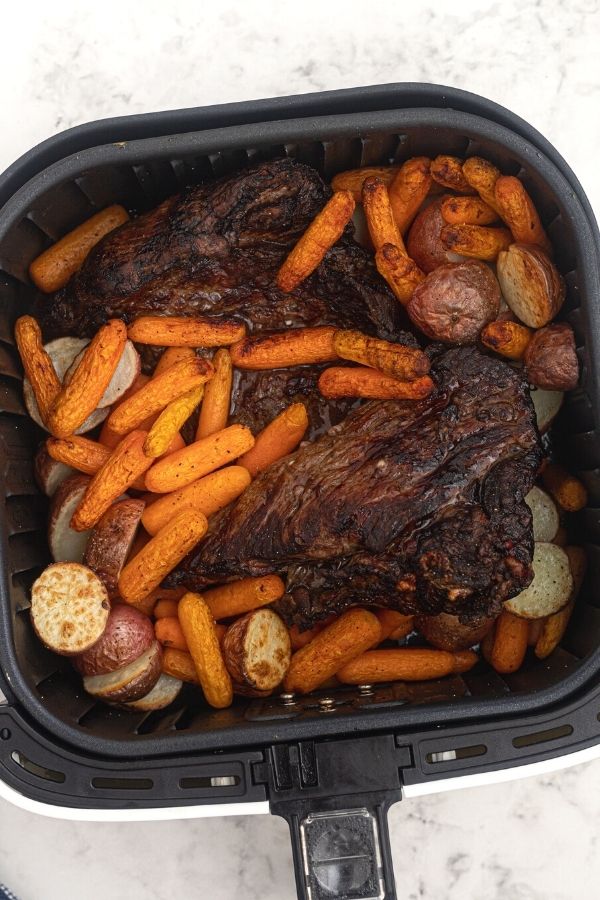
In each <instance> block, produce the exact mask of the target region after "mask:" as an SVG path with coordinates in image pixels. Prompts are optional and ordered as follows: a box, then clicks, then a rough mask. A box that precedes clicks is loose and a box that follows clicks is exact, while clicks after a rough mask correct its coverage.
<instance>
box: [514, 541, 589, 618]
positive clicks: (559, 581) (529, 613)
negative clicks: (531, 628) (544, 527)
mask: <svg viewBox="0 0 600 900" xmlns="http://www.w3.org/2000/svg"><path fill="white" fill-rule="evenodd" d="M572 590H573V576H572V574H571V568H570V566H569V557H568V556H567V554H566V553H565V551H564V550H563V549H562V547H558V546H557V545H556V544H548V543H538V544H536V545H535V549H534V552H533V581H532V582H531V584H530V585H529V587H526V588H525V590H524V591H521V593H520V594H517V596H516V597H513V598H512V600H507V601H506V602H505V604H504V608H505V609H506V610H508V611H509V612H511V613H513V615H515V616H520V617H521V618H522V619H543V618H544V616H551V615H553V613H556V612H558V611H559V610H560V609H562V608H563V606H566V605H567V603H568V602H569V598H570V596H571V591H572Z"/></svg>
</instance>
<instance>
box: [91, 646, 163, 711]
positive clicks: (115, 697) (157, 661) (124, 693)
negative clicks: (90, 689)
mask: <svg viewBox="0 0 600 900" xmlns="http://www.w3.org/2000/svg"><path fill="white" fill-rule="evenodd" d="M131 662H133V660H131ZM161 671H162V650H161V647H160V644H159V643H158V641H155V647H154V650H153V653H152V655H151V658H150V661H149V664H148V665H147V666H146V668H145V669H143V671H141V672H139V674H138V675H137V676H136V677H134V678H131V679H130V680H129V681H127V682H126V683H125V684H123V685H121V687H119V688H116V689H114V690H113V691H111V692H109V693H104V694H101V693H94V694H92V696H93V697H96V699H98V700H103V701H104V702H105V703H113V704H121V703H128V702H130V701H132V700H140V699H141V698H142V697H145V696H146V694H148V693H149V692H150V691H151V690H152V688H153V687H154V685H155V684H156V682H157V681H158V679H159V678H160V675H161ZM107 674H108V673H107ZM85 686H86V685H85V680H84V688H85Z"/></svg>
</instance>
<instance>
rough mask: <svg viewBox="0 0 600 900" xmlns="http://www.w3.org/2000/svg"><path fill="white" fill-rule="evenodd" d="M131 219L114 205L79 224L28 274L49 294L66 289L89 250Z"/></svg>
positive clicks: (36, 261)
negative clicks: (62, 288)
mask: <svg viewBox="0 0 600 900" xmlns="http://www.w3.org/2000/svg"><path fill="white" fill-rule="evenodd" d="M128 218H129V216H128V214H127V210H125V209H123V207H122V206H118V205H115V206H108V207H107V208H106V209H103V210H102V212H99V213H96V215H95V216H92V217H91V218H90V219H88V220H87V221H86V222H84V223H83V224H82V225H78V227H77V228H74V229H73V231H70V232H69V233H68V234H66V235H65V236H64V237H63V238H61V239H60V241H57V242H56V244H53V245H52V247H49V248H48V249H47V250H45V251H44V252H43V253H42V254H41V255H40V256H38V257H36V259H34V261H33V262H32V263H31V265H30V267H29V274H30V276H31V280H32V281H33V283H34V284H35V286H36V287H38V288H39V289H40V290H41V291H44V293H46V294H51V293H53V292H54V291H58V290H59V288H61V287H64V286H65V284H66V283H67V281H68V280H69V278H70V277H71V275H74V274H75V272H77V270H78V269H80V268H81V266H82V265H83V262H84V260H85V258H86V256H87V255H88V253H89V252H90V250H91V249H92V248H93V247H95V246H96V244H97V243H98V242H99V241H100V240H102V238H103V237H104V236H105V235H107V234H108V233H109V232H110V231H113V230H114V229H115V228H118V226H119V225H122V224H123V223H124V222H126V221H127V220H128Z"/></svg>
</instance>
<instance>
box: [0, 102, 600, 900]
mask: <svg viewBox="0 0 600 900" xmlns="http://www.w3.org/2000/svg"><path fill="white" fill-rule="evenodd" d="M170 131H172V133H169V132H170ZM139 135H142V136H141V137H140V136H139ZM132 138H133V139H132ZM440 152H442V153H450V154H455V155H459V156H471V155H475V154H477V155H481V156H485V157H487V158H489V159H491V160H492V161H493V162H495V163H496V165H498V167H499V168H500V169H501V170H502V171H503V172H504V173H506V174H517V175H519V176H520V177H522V178H523V181H524V183H525V185H526V186H527V188H528V190H529V191H530V193H531V194H532V196H533V198H534V200H535V202H536V204H537V206H538V209H539V211H540V213H541V216H542V219H543V221H544V224H545V226H546V228H547V230H548V232H549V234H550V236H551V238H552V241H553V244H554V247H555V249H556V261H557V265H558V267H559V269H560V270H561V272H562V273H563V275H564V276H565V279H566V281H567V285H568V297H567V302H566V304H565V307H564V310H563V313H562V317H563V318H565V319H566V320H567V321H568V322H570V324H571V325H572V326H573V328H574V331H575V334H576V340H577V350H578V355H579V358H580V362H581V370H582V377H581V384H580V387H579V388H578V389H577V390H576V391H574V392H573V393H572V394H570V395H569V397H568V399H567V402H566V403H565V405H564V407H563V410H562V411H561V413H560V416H559V418H558V420H557V422H556V425H555V426H554V428H553V431H552V446H553V452H554V453H555V455H556V457H557V458H559V459H563V460H564V462H565V464H566V465H567V466H568V467H569V469H571V470H572V471H575V472H577V473H578V474H579V475H580V477H581V478H582V479H583V480H584V481H585V483H586V485H587V487H588V489H589V493H590V505H589V507H588V508H587V509H586V510H584V511H583V513H582V514H581V515H580V516H579V517H578V519H577V521H575V522H574V523H573V534H572V540H573V542H580V543H585V545H586V549H587V552H588V555H589V572H588V576H587V579H586V583H585V585H584V587H583V590H582V594H581V597H580V599H579V601H578V604H577V608H576V613H575V615H574V616H573V619H572V621H571V623H570V625H569V629H568V631H567V633H566V635H565V637H564V639H563V641H562V643H561V646H560V647H559V648H557V650H556V651H555V652H554V653H553V654H552V656H551V657H549V658H548V659H547V660H544V661H539V660H535V659H533V658H532V659H528V661H527V663H526V664H525V666H524V667H523V668H522V669H521V670H520V671H519V672H518V673H516V674H514V675H507V676H500V675H498V674H496V673H494V672H492V671H491V670H489V669H488V668H487V667H486V666H483V665H482V666H480V667H477V668H476V669H474V670H473V671H471V672H469V673H466V674H465V675H462V676H455V677H451V678H446V679H443V680H440V681H439V682H429V683H425V684H412V685H410V684H406V685H405V684H396V685H390V686H385V685H384V686H378V687H376V688H374V689H373V690H371V691H364V690H363V691H361V690H358V689H353V688H340V689H338V690H336V691H331V690H328V691H327V692H321V693H320V694H319V693H317V694H316V695H315V696H312V695H311V696H310V697H307V698H287V699H286V698H279V697H273V698H269V699H267V700H256V701H252V702H248V701H246V700H240V701H238V702H237V703H236V704H235V705H234V706H233V707H232V708H231V709H229V710H221V711H215V710H209V709H208V708H207V707H206V706H205V705H204V704H203V703H202V701H201V700H200V699H199V698H198V693H197V692H194V690H193V689H191V688H190V689H186V690H184V691H183V692H182V695H181V697H180V699H178V700H177V701H176V702H175V704H173V705H172V706H171V707H169V708H168V709H167V710H164V711H161V712H155V713H145V714H141V713H140V714H136V715H130V714H128V713H123V712H120V711H116V710H113V709H110V708H109V707H106V706H104V705H103V704H101V703H96V702H95V701H94V700H93V699H92V698H91V697H89V696H88V695H86V694H85V693H84V692H83V690H82V688H81V683H80V678H79V677H78V676H77V675H76V674H75V673H74V672H73V671H72V669H71V667H70V665H69V664H68V663H67V662H65V661H63V660H60V659H58V658H57V657H55V656H54V655H52V654H50V653H48V652H46V651H45V650H44V649H43V648H42V647H41V645H40V644H39V642H38V641H37V639H36V638H35V636H34V635H33V632H32V629H31V627H30V623H29V615H28V606H29V599H28V597H29V589H30V586H31V584H32V582H33V581H34V579H35V578H36V577H37V575H38V574H39V572H40V570H41V568H42V567H43V566H44V565H45V564H46V563H47V562H48V561H49V556H48V550H47V546H46V536H45V520H46V502H45V499H44V498H43V497H41V496H40V494H39V492H38V491H37V489H36V487H35V485H34V481H33V476H32V457H33V453H34V451H35V448H36V444H37V441H38V440H39V437H40V435H39V432H38V431H37V429H36V427H35V426H34V425H33V423H32V422H31V421H30V420H29V419H28V417H27V415H26V413H25V410H24V408H23V404H22V398H21V383H20V382H21V377H22V375H21V368H20V365H19V362H18V357H17V354H16V351H15V346H14V339H13V323H14V320H15V319H16V317H17V316H18V315H21V314H22V313H24V312H26V311H27V310H28V308H29V305H30V303H31V301H32V299H33V296H34V289H33V288H32V286H31V284H30V282H29V279H28V276H27V268H28V265H29V263H30V262H31V260H32V259H33V258H34V257H35V256H36V255H37V254H39V253H40V252H41V251H42V250H43V249H45V248H46V247H47V246H48V245H49V244H50V243H51V242H53V241H55V240H56V239H57V238H59V237H60V236H61V235H63V234H64V233H65V232H67V231H68V230H69V229H71V228H73V227H74V226H75V225H77V224H79V223H80V222H81V221H83V220H84V219H85V218H87V217H88V216H90V215H91V214H93V213H94V212H95V211H97V210H98V209H101V208H102V207H104V206H107V205H108V204H111V203H121V204H123V205H124V206H126V207H127V208H128V209H130V210H131V211H133V212H141V211H144V210H146V209H149V208H151V207H153V206H154V205H156V204H157V203H159V202H160V201H161V200H162V199H163V198H164V197H166V196H168V195H170V194H172V193H174V192H176V191H179V190H181V189H182V188H184V187H185V186H187V185H191V184H196V183H198V182H200V181H203V180H205V179H211V178H214V177H218V176H220V175H223V174H226V173H228V172H233V171H235V170H236V169H239V168H240V167H243V166H245V165H247V164H248V163H252V162H254V161H257V160H261V159H265V158H271V157H278V156H284V155H287V156H292V157H294V158H296V159H298V160H300V161H302V162H306V163H309V164H310V165H313V166H315V167H316V168H317V169H318V170H319V171H320V172H321V174H322V175H323V176H324V178H326V179H329V178H331V176H332V175H334V174H335V173H336V172H339V171H341V170H343V169H347V168H353V167H356V166H361V165H374V164H385V163H388V162H400V161H402V160H404V159H406V158H408V157H411V156H415V155H428V156H431V155H437V154H438V153H440ZM2 199H4V200H5V205H4V206H3V207H2V209H1V210H0V410H1V415H0V441H1V444H0V448H1V449H0V453H1V454H2V457H3V461H4V465H3V469H2V473H1V478H2V491H1V495H0V502H2V503H3V504H4V511H3V515H2V530H1V540H2V543H1V548H0V549H1V552H2V561H1V562H2V572H1V581H0V667H1V669H2V672H3V673H4V683H2V682H1V681H0V686H2V689H3V691H4V693H5V694H6V696H7V701H8V705H7V707H6V708H4V709H3V708H2V707H1V706H0V739H1V738H3V739H4V740H5V746H6V750H7V751H9V752H5V753H4V755H3V756H0V762H3V763H4V771H3V770H2V768H0V773H2V778H4V780H6V781H9V783H10V782H11V781H12V783H14V784H15V785H17V786H18V790H20V791H22V792H24V793H28V794H29V795H30V796H39V797H42V798H44V799H46V800H47V799H48V797H49V796H51V797H52V798H53V799H52V801H51V802H53V803H59V804H60V803H64V804H65V805H73V806H76V805H91V806H104V807H113V806H114V807H116V806H118V805H119V804H122V803H123V802H126V803H127V804H131V805H147V806H153V805H169V804H173V805H174V804H185V803H192V802H193V803H196V804H198V803H201V802H215V801H217V802H229V801H230V799H231V797H237V798H238V799H245V800H251V799H262V798H264V797H265V796H269V797H270V799H271V802H272V804H273V806H275V805H276V803H277V802H279V800H281V801H282V802H283V801H286V802H287V800H289V799H290V796H291V795H290V794H289V791H300V792H301V789H302V788H308V789H310V788H313V787H315V786H318V785H319V784H321V779H320V776H319V774H318V773H319V772H321V773H323V772H325V771H328V770H327V765H326V762H325V758H327V759H329V758H330V757H331V758H332V759H334V760H335V759H337V760H338V763H339V761H340V760H342V761H346V762H347V764H348V766H349V767H350V769H352V768H353V761H354V762H355V760H354V755H353V754H354V753H355V752H356V751H355V750H354V749H353V748H355V747H356V746H360V748H361V749H360V751H359V753H360V754H361V755H362V758H363V760H364V759H366V758H369V757H368V755H365V754H371V753H375V754H377V755H378V758H380V759H384V758H385V759H386V760H388V762H390V767H389V769H388V768H386V765H383V764H382V766H381V773H382V774H381V779H380V781H379V782H377V779H375V780H374V781H372V783H370V784H364V785H362V786H361V779H360V777H358V776H357V777H355V778H354V779H351V782H352V783H351V785H350V786H349V785H346V787H345V788H343V789H342V788H340V789H339V791H340V792H341V793H342V794H351V793H356V791H359V792H360V791H363V792H365V791H366V792H368V791H370V792H371V793H372V794H373V792H374V793H377V792H378V791H383V793H382V794H381V798H383V797H384V796H387V798H388V799H387V800H384V799H381V798H380V799H381V803H382V804H383V806H382V808H383V807H385V805H386V804H387V803H389V802H391V800H392V799H397V798H398V797H399V789H400V785H401V782H402V781H404V783H409V782H410V781H411V780H412V781H414V782H417V781H424V780H426V779H436V778H447V777H449V776H451V775H454V774H459V773H462V772H464V771H485V770H486V769H487V770H489V769H493V768H495V767H503V766H507V765H514V764H517V763H519V762H522V761H524V760H526V759H531V758H539V757H540V756H542V755H552V754H556V753H561V752H565V751H566V750H567V749H569V750H570V749H573V747H575V746H580V745H584V744H590V743H595V742H597V741H598V733H599V732H600V725H599V722H598V714H599V712H600V703H597V702H596V699H595V698H596V693H597V685H598V684H599V682H600V603H599V601H598V595H599V592H598V586H599V583H600V551H599V549H598V547H597V546H596V543H595V542H596V541H598V542H599V543H600V514H599V510H598V506H599V505H600V432H599V431H598V427H599V425H600V422H599V418H598V398H599V397H600V391H599V387H600V384H599V372H600V369H599V363H598V360H599V359H600V357H599V355H598V350H599V338H600V287H599V273H600V265H599V263H600V250H599V245H598V237H597V230H596V226H595V223H594V220H593V215H592V214H591V211H590V208H589V204H588V203H587V200H586V198H585V196H584V195H583V192H582V190H581V188H580V186H579V184H578V183H577V181H576V179H575V178H574V176H573V174H572V173H571V172H570V170H569V169H568V167H567V166H566V164H565V163H564V161H563V160H562V159H561V158H560V156H559V155H558V154H557V153H556V151H554V150H553V148H551V147H550V145H549V144H547V142H545V141H544V139H543V138H541V136H540V135H538V134H537V133H536V132H535V131H534V130H533V129H531V128H529V126H527V125H526V124H525V123H523V122H522V121H521V120H519V119H517V118H516V117H513V116H512V115H511V114H510V113H508V112H507V111H506V110H502V109H501V108H499V107H496V106H494V105H493V104H489V103H488V102H487V101H483V100H480V99H479V98H475V97H473V96H472V95H468V94H464V93H462V92H459V91H448V90H447V89H443V88H436V87H435V86H427V85H424V86H418V85H395V86H394V85H390V86H385V87H382V88H373V89H361V90H357V91H342V92H337V93H333V94H324V95H313V96H312V97H311V96H308V97H300V98H284V99H283V100H276V101H262V102H261V103H257V104H234V105H231V106H229V107H215V108H212V109H208V110H202V109H199V110H187V111H180V112H174V113H165V114H158V115H155V116H150V117H133V118H131V119H123V120H118V119H117V120H111V121H108V122H105V123H102V122H100V123H95V124H93V125H90V126H86V127H84V128H81V129H74V130H73V131H72V132H68V133H66V134H65V135H63V136H59V137H58V138H56V139H53V140H51V141H49V142H46V144H45V145H41V147H40V148H38V149H36V150H34V151H31V153H29V154H28V155H27V156H26V157H24V158H23V160H22V161H19V162H17V163H16V164H15V165H14V166H13V167H11V169H10V170H8V172H7V173H5V176H4V177H3V178H2V179H0V202H1V200H2ZM3 717H4V719H3ZM4 721H6V727H5V728H2V726H3V722H4ZM6 734H8V736H6ZM344 734H352V735H353V741H352V742H348V741H344V740H340V737H341V736H342V735H344ZM540 735H541V737H540ZM17 736H18V738H19V740H20V741H21V744H20V745H19V746H17V744H18V741H17V743H15V740H16V737H17ZM536 736H537V737H536ZM359 737H361V740H357V738H359ZM334 738H337V740H332V739H334ZM530 738H531V739H530ZM369 742H371V743H369ZM373 742H374V743H373ZM350 743H352V745H353V748H350V747H349V746H348V745H349V744H350ZM34 745H35V746H37V754H38V755H37V764H38V768H39V769H41V770H42V771H50V772H54V774H55V775H56V776H57V777H56V778H54V780H53V779H52V777H50V778H48V777H46V778H45V783H44V784H41V779H43V778H44V776H43V774H40V772H37V773H36V772H35V771H34V769H35V765H36V763H35V762H34V761H32V760H30V756H31V753H33V750H31V752H30V750H28V749H27V748H31V747H32V746H34ZM267 748H270V749H267ZM457 748H458V749H457ZM3 750H4V747H3V746H2V745H1V744H0V753H2V751H3ZM26 751H27V752H26ZM217 751H218V752H219V754H220V755H219V756H218V757H215V756H214V754H215V753H216V752H217ZM223 751H227V752H228V753H229V755H228V756H227V757H225V756H223V755H222V753H223ZM28 753H29V756H28ZM192 754H193V756H192ZM199 754H202V755H199ZM33 755H34V757H35V753H33ZM167 756H168V759H169V765H168V766H167V767H166V768H165V761H166V759H167ZM23 759H25V760H26V761H29V762H31V763H32V765H33V767H34V768H32V767H31V766H30V767H29V768H27V766H26V765H24V764H23ZM191 759H193V761H194V766H195V767H196V768H197V767H198V765H199V764H200V762H202V764H204V765H205V766H207V767H208V768H207V769H206V772H207V773H208V774H207V775H206V777H205V778H204V781H203V780H202V778H196V779H195V780H194V778H192V782H194V786H193V787H192V790H191V793H186V792H185V791H182V790H181V778H182V777H183V780H184V781H185V778H186V777H188V776H182V775H181V772H182V771H183V770H184V769H186V771H187V768H186V767H187V766H188V764H189V763H190V760H191ZM215 759H218V760H220V761H221V762H223V761H226V763H227V765H226V766H225V770H227V776H226V777H231V779H233V780H232V781H229V782H227V783H222V782H220V781H219V778H221V775H222V774H223V771H225V770H222V769H221V770H219V773H217V774H214V771H213V769H214V761H215ZM75 760H76V761H77V766H76V772H77V777H75V776H74V775H73V772H74V766H75ZM227 766H229V769H228V768H227ZM104 769H106V770H108V771H109V772H111V773H112V776H113V781H114V784H113V786H112V787H111V786H110V785H108V784H107V785H104V787H103V788H102V789H100V790H99V789H98V788H97V783H98V781H97V779H98V778H100V782H102V778H103V776H102V775H98V771H99V770H104ZM124 769H126V770H127V772H128V773H129V774H132V773H135V776H136V778H138V779H139V780H141V781H144V780H145V782H146V786H145V787H144V788H142V787H140V786H139V785H138V786H136V785H133V786H132V785H131V784H128V785H127V784H122V785H121V786H120V787H119V786H116V787H115V786H114V785H115V784H116V781H118V780H119V779H121V781H122V780H123V779H122V775H123V770H124ZM159 770H160V772H161V774H160V777H157V772H158V771H159ZM234 770H235V771H234ZM215 771H216V770H215ZM94 772H95V776H94ZM307 772H308V775H307V774H306V773H307ZM311 772H312V773H313V774H312V775H311ZM298 773H299V774H298ZM315 773H316V774H315ZM391 773H395V774H391ZM59 775H62V776H63V777H62V779H60V778H59V777H58V776H59ZM355 775H356V772H355ZM190 777H191V776H190ZM311 778H313V780H312V781H311ZM115 779H116V780H115ZM215 779H216V780H215ZM236 779H237V780H236ZM106 780H110V779H107V778H105V781H106ZM128 780H129V781H132V780H135V779H132V778H129V779H128ZM213 781H214V783H212V782H213ZM148 784H149V786H148ZM334 787H335V785H333V784H329V785H328V788H327V789H326V792H327V791H329V793H331V792H332V791H333V792H335V791H334ZM286 791H287V792H288V793H287V794H286ZM309 793H310V791H309ZM286 798H287V800H286ZM358 805H360V804H358ZM288 818H289V816H288ZM315 827H316V826H315ZM304 837H305V841H306V835H305V836H304ZM383 852H384V856H385V848H384V851H383ZM384 862H385V860H384ZM296 863H297V865H298V866H299V867H300V868H301V860H300V858H299V857H298V858H297V859H296ZM315 896H317V895H315ZM386 896H392V894H389V893H388V894H387V895H386Z"/></svg>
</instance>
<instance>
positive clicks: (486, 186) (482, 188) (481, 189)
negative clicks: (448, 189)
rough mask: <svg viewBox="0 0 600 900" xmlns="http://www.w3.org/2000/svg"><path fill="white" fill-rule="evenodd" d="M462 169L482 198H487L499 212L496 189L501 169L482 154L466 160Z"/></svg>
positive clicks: (488, 203)
mask: <svg viewBox="0 0 600 900" xmlns="http://www.w3.org/2000/svg"><path fill="white" fill-rule="evenodd" d="M462 171H463V175H464V176H465V179H466V180H467V181H468V183H469V184H470V185H471V187H472V188H474V189H475V190H476V191H477V193H478V194H479V196H480V197H481V199H482V200H485V202H486V203H487V205H488V206H491V207H492V209H494V210H495V211H496V212H497V213H498V212H499V210H498V204H497V203H496V195H495V193H494V191H495V187H496V182H497V181H498V178H499V177H500V169H497V168H496V166H495V165H493V164H492V163H491V162H489V161H488V160H487V159H482V157H481V156H471V157H470V158H469V159H466V160H465V161H464V163H463V167H462Z"/></svg>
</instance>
